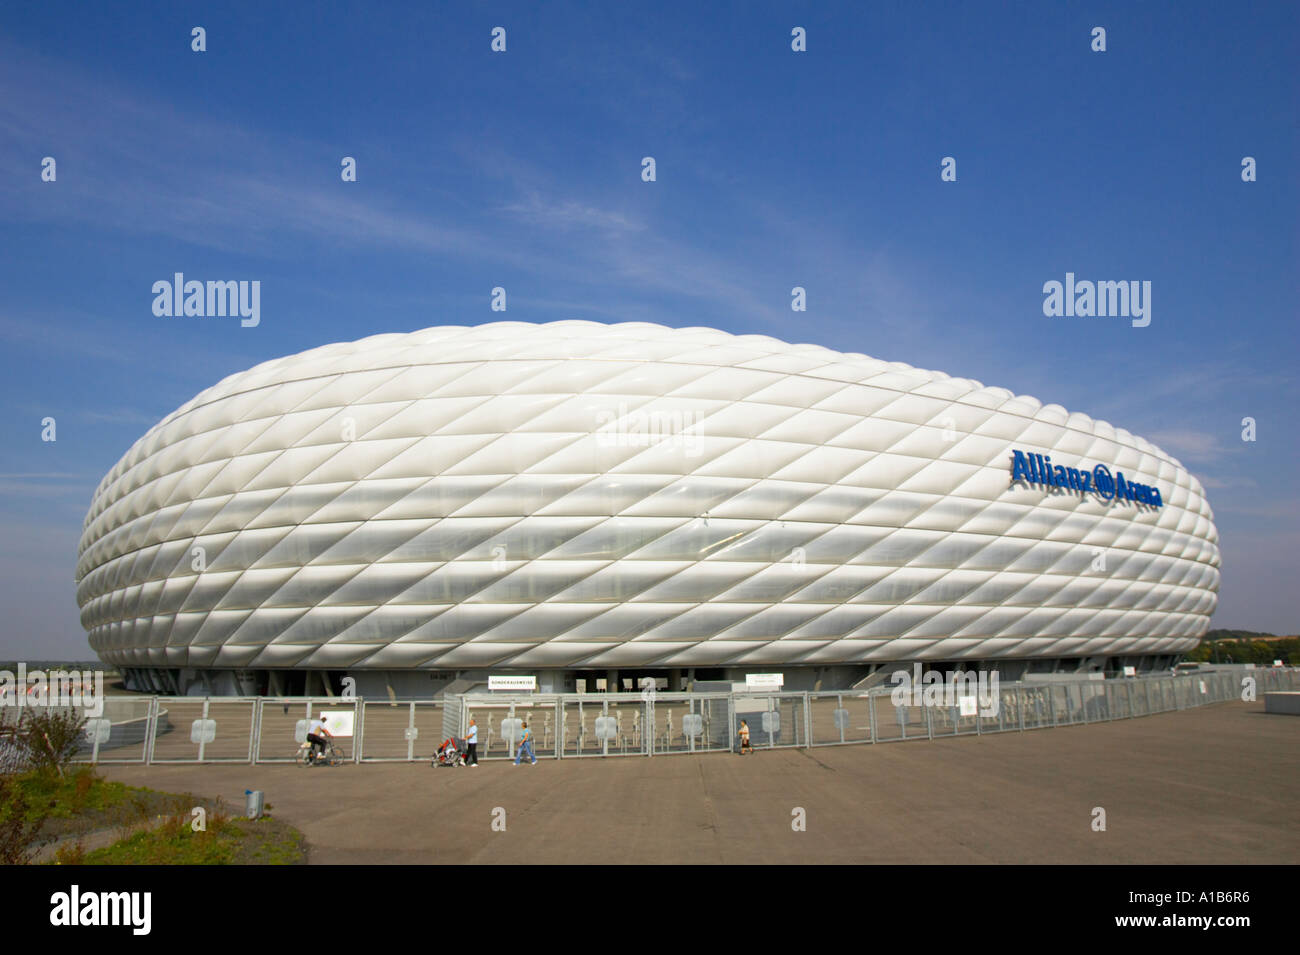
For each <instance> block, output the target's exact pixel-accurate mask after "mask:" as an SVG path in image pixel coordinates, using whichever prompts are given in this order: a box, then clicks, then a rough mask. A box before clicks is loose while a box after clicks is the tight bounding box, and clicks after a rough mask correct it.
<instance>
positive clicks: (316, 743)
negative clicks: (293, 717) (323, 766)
mask: <svg viewBox="0 0 1300 955" xmlns="http://www.w3.org/2000/svg"><path fill="white" fill-rule="evenodd" d="M321 734H324V735H321ZM327 737H328V738H330V739H333V738H334V734H333V733H331V732H330V731H329V730H327V729H326V728H325V714H324V713H322V714H321V715H320V716H319V717H317V718H316V719H314V720H312V721H311V722H310V723H309V724H308V725H307V742H309V743H311V758H312V759H313V760H315V759H316V757H317V756H319V755H320V753H321V752H322V751H323V750H324V749H325V740H326V738H327Z"/></svg>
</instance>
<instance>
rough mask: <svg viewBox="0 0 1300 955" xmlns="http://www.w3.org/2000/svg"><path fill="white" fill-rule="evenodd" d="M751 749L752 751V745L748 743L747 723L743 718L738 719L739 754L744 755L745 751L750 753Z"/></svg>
mask: <svg viewBox="0 0 1300 955" xmlns="http://www.w3.org/2000/svg"><path fill="white" fill-rule="evenodd" d="M753 751H754V747H752V746H750V745H749V724H748V723H746V722H745V721H744V720H741V721H740V755H741V756H744V755H745V754H746V753H752V752H753Z"/></svg>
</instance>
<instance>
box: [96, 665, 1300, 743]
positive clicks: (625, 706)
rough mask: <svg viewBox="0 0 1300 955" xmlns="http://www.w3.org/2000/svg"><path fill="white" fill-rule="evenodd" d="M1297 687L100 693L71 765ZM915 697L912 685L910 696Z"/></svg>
mask: <svg viewBox="0 0 1300 955" xmlns="http://www.w3.org/2000/svg"><path fill="white" fill-rule="evenodd" d="M1248 680H1250V681H1253V687H1252V688H1253V692H1254V694H1255V696H1256V697H1258V696H1259V695H1261V694H1263V693H1265V692H1269V691H1277V690H1300V668H1295V667H1289V668H1269V669H1263V668H1260V669H1253V670H1248V669H1233V670H1230V671H1229V670H1210V671H1204V672H1193V673H1191V674H1187V675H1178V676H1169V675H1166V676H1159V677H1137V678H1124V679H1110V680H1078V681H1069V682H1064V681H1063V682H1052V683H1035V682H1019V683H1008V684H1002V685H1001V686H999V687H998V688H997V691H996V698H994V696H993V695H992V694H990V696H989V697H987V698H986V697H970V696H968V697H967V698H966V699H965V700H961V699H954V698H951V697H946V698H939V699H937V700H932V699H929V698H925V697H924V696H923V697H922V698H921V699H920V700H917V699H915V698H913V695H912V691H911V690H910V689H909V690H908V691H907V692H906V693H903V694H899V693H898V691H894V690H891V689H889V688H886V687H876V688H873V689H871V690H868V691H856V690H841V691H822V692H790V693H785V692H756V693H747V692H733V693H663V692H649V691H647V692H644V693H562V694H536V693H535V694H490V695H489V694H474V695H464V696H452V697H447V698H445V699H440V700H382V701H381V700H370V699H345V698H340V697H283V698H279V697H275V698H272V697H252V698H250V697H164V696H156V697H139V696H133V697H111V698H106V699H105V701H104V702H105V710H104V714H103V715H102V716H100V717H99V718H98V722H97V724H96V725H93V726H90V727H88V734H87V741H86V742H85V743H84V745H83V747H82V751H81V752H80V753H79V755H78V757H77V761H79V762H91V763H106V764H107V763H144V764H150V765H153V764H169V763H244V764H256V763H287V762H291V761H293V759H294V756H295V754H296V752H297V749H298V746H299V745H300V744H301V742H302V741H303V739H305V736H306V732H307V725H308V722H309V720H310V719H311V718H312V717H316V716H319V715H321V714H322V713H323V714H325V716H326V726H327V727H330V728H331V731H332V733H333V735H334V737H335V741H336V743H337V745H338V747H339V749H340V750H341V751H342V752H343V754H344V756H345V758H346V759H347V760H348V761H350V762H353V763H370V762H418V761H422V760H430V759H431V758H432V756H433V754H434V753H435V752H436V750H437V748H438V745H439V744H440V743H441V742H442V741H443V740H444V739H445V738H447V737H448V736H451V735H463V730H464V727H466V726H467V725H468V723H469V719H470V718H471V717H473V718H474V719H475V720H476V721H477V724H478V739H479V747H478V751H479V758H480V759H482V760H493V759H513V758H514V757H515V754H516V746H517V743H518V740H519V736H520V733H521V731H522V724H523V723H525V722H526V723H527V724H528V727H529V729H530V730H531V732H532V737H533V740H534V743H533V746H534V752H535V754H536V756H537V758H538V759H542V758H551V759H570V758H580V757H592V756H660V755H673V754H679V753H710V752H731V751H734V750H735V749H736V748H737V746H738V733H739V729H740V724H741V721H744V722H745V723H746V724H747V725H748V727H749V731H750V741H751V745H752V746H753V747H754V749H756V750H763V749H776V748H787V747H808V746H838V745H846V744H852V743H888V742H903V741H908V740H917V739H926V740H933V739H940V738H944V737H948V736H964V735H984V734H989V733H1005V732H1024V731H1026V730H1034V729H1044V728H1050V727H1059V726H1072V725H1081V724H1087V723H1095V722H1102V721H1109V720H1117V719H1131V718H1134V717H1140V716H1150V715H1152V714H1155V713H1163V712H1169V711H1171V710H1182V709H1187V708H1190V707H1197V706H1205V705H1208V704H1213V703H1226V702H1231V701H1235V700H1240V699H1243V698H1245V697H1246V695H1247V693H1246V690H1247V685H1248V684H1247V681H1248ZM922 693H924V688H922Z"/></svg>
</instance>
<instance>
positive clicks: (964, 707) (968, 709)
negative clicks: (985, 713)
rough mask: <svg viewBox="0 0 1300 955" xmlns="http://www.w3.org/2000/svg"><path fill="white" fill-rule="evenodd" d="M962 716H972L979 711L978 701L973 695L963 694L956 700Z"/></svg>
mask: <svg viewBox="0 0 1300 955" xmlns="http://www.w3.org/2000/svg"><path fill="white" fill-rule="evenodd" d="M957 704H958V706H959V707H960V710H959V712H960V713H961V715H962V716H974V715H975V714H976V713H978V712H979V702H978V700H976V698H975V697H973V696H963V697H962V698H961V699H959V700H958V701H957Z"/></svg>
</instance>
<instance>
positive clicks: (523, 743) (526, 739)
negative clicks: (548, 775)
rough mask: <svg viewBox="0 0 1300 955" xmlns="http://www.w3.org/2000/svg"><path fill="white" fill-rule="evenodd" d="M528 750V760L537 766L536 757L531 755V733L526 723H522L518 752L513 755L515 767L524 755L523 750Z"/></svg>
mask: <svg viewBox="0 0 1300 955" xmlns="http://www.w3.org/2000/svg"><path fill="white" fill-rule="evenodd" d="M525 749H527V750H528V758H529V759H531V760H532V761H533V765H534V766H536V765H537V757H536V756H534V755H533V731H532V730H530V729H529V728H528V723H526V722H525V723H524V732H523V735H522V736H520V737H519V752H517V753H515V765H516V766H518V765H519V757H520V756H523V755H524V750H525Z"/></svg>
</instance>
